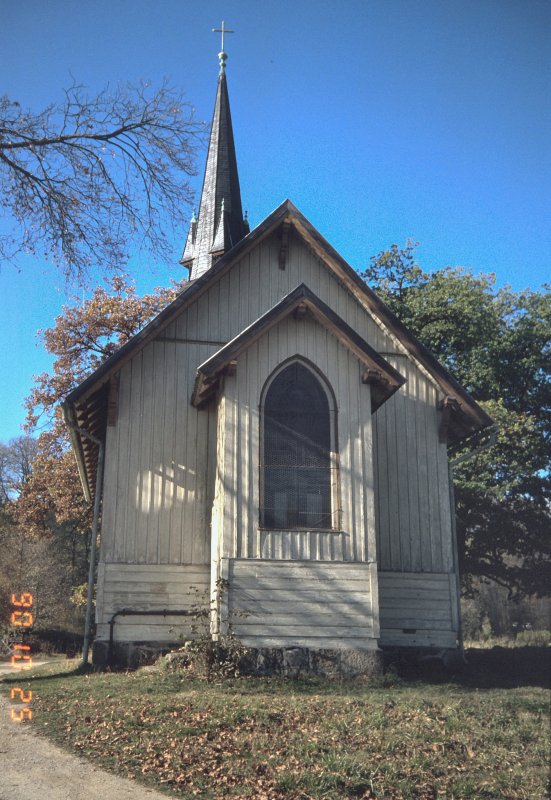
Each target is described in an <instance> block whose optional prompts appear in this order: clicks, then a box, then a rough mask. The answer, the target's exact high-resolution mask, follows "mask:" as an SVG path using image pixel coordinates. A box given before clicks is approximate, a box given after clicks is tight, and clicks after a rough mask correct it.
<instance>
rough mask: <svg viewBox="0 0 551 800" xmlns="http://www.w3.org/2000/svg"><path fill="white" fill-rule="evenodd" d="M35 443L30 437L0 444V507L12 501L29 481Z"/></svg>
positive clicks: (35, 448)
mask: <svg viewBox="0 0 551 800" xmlns="http://www.w3.org/2000/svg"><path fill="white" fill-rule="evenodd" d="M36 452H37V442H36V439H33V437H32V436H18V437H17V438H15V439H11V440H10V442H9V443H8V444H3V443H0V505H2V504H3V503H5V502H6V501H7V500H10V499H13V498H14V497H15V496H16V495H17V494H18V493H19V491H20V490H21V487H22V486H23V484H24V483H26V481H27V480H28V479H29V477H30V474H31V469H32V462H33V459H34V457H35V455H36Z"/></svg>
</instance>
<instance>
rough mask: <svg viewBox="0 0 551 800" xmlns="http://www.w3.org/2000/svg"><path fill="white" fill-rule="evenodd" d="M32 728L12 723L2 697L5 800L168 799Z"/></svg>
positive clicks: (0, 765)
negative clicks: (61, 747)
mask: <svg viewBox="0 0 551 800" xmlns="http://www.w3.org/2000/svg"><path fill="white" fill-rule="evenodd" d="M1 688H2V687H1V684H0V690H1ZM3 694H5V693H3ZM32 724H33V723H32V722H30V723H23V724H20V723H18V722H12V721H11V719H10V714H9V703H8V701H7V700H6V699H5V698H4V697H1V698H0V800H110V799H111V798H116V800H167V795H166V794H160V793H159V792H155V791H153V790H151V789H145V788H143V787H141V786H139V784H136V783H134V782H133V781H129V780H126V779H125V778H118V777H116V776H115V775H110V774H109V773H107V772H103V771H102V770H100V769H97V768H96V767H94V766H92V764H91V763H90V762H88V761H85V760H84V759H82V758H79V757H78V756H74V755H72V754H71V753H66V752H65V751H64V750H60V749H59V748H58V747H56V746H55V745H53V744H51V743H50V742H48V741H47V740H46V739H43V738H42V737H41V736H37V734H36V733H35V732H34V731H33V728H32Z"/></svg>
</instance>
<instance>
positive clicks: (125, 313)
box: [14, 276, 178, 536]
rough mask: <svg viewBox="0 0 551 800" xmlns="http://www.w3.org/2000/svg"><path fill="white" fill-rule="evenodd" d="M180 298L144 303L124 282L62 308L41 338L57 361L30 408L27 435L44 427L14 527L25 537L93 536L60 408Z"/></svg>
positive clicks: (40, 380) (154, 297)
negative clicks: (64, 532)
mask: <svg viewBox="0 0 551 800" xmlns="http://www.w3.org/2000/svg"><path fill="white" fill-rule="evenodd" d="M177 293H178V287H177V286H176V285H174V286H173V287H171V288H168V289H164V288H157V289H155V290H154V292H153V293H152V294H148V295H144V296H143V297H140V296H138V295H137V293H136V288H135V286H134V285H133V284H132V282H131V281H130V280H129V279H128V278H127V277H125V276H117V277H115V278H113V279H112V280H111V282H110V284H109V285H108V287H107V288H105V287H99V288H97V289H96V290H95V291H94V293H93V295H92V297H91V298H90V299H89V300H86V301H84V302H83V303H80V304H75V305H73V306H67V307H65V308H64V309H63V313H62V314H61V315H60V316H59V317H58V318H57V319H56V321H55V324H54V325H53V327H51V328H48V329H47V330H45V331H41V332H40V336H41V338H42V340H43V342H44V346H45V348H46V350H47V351H48V353H50V354H51V355H53V356H54V359H55V360H54V363H53V368H52V371H51V372H50V373H46V372H44V373H42V374H41V375H39V376H37V378H36V385H35V387H34V389H33V390H32V392H31V394H30V396H29V397H28V399H27V401H26V406H27V425H28V428H29V430H34V429H36V428H37V427H38V426H39V425H41V426H43V427H45V430H43V432H42V433H41V434H40V436H39V437H38V441H37V453H36V457H35V459H34V462H33V469H32V473H31V475H30V476H29V478H28V480H27V481H26V483H25V485H24V486H23V489H22V491H21V494H20V496H19V498H18V500H17V502H16V503H15V504H14V514H15V518H16V521H17V522H18V523H19V525H21V526H23V527H24V528H25V530H26V531H27V532H28V533H31V534H34V535H36V536H42V535H44V534H46V533H48V532H49V531H51V530H52V528H53V527H54V526H55V525H59V524H70V525H72V526H76V527H77V528H78V529H79V530H81V531H85V530H87V529H88V528H89V524H90V513H91V512H90V508H89V506H88V504H87V503H86V502H85V500H84V497H83V494H82V491H81V490H80V481H79V477H78V472H77V468H76V462H75V457H74V454H73V453H72V451H71V450H70V448H69V436H68V430H67V427H66V425H65V423H64V421H63V419H62V415H61V408H60V405H59V404H60V402H61V401H62V400H63V399H64V398H65V397H66V396H67V394H68V393H69V392H70V391H71V390H72V389H73V388H74V387H75V386H77V385H78V384H79V383H80V382H81V381H82V380H84V378H85V377H86V376H87V375H89V374H90V373H91V372H93V371H94V370H95V369H97V367H98V366H99V365H100V364H101V363H103V362H104V361H105V360H106V359H107V358H108V357H109V356H110V355H111V354H112V353H114V352H115V350H117V349H118V348H119V347H121V345H123V344H124V343H125V342H126V341H128V339H130V338H131V336H133V335H134V334H135V333H136V332H137V331H138V330H140V329H141V328H143V327H144V325H146V323H147V322H149V320H150V319H152V318H153V317H154V316H156V315H157V314H158V313H159V311H160V310H161V309H162V308H164V307H165V306H166V305H167V304H168V303H169V302H170V301H171V300H172V299H173V298H174V297H175V296H176V294H177Z"/></svg>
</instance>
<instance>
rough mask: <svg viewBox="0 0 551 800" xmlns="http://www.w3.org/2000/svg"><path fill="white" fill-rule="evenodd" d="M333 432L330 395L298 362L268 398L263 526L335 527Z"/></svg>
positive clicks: (281, 374) (275, 384) (277, 381)
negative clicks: (332, 477) (332, 507)
mask: <svg viewBox="0 0 551 800" xmlns="http://www.w3.org/2000/svg"><path fill="white" fill-rule="evenodd" d="M331 433H332V431H331V410H330V405H329V397H328V393H327V391H326V390H325V388H324V387H323V386H322V384H321V382H320V380H319V379H318V378H317V377H316V375H315V374H314V372H313V371H312V370H310V369H308V367H306V366H305V365H304V364H302V363H301V362H300V361H293V362H292V363H291V364H289V366H287V367H285V368H284V369H282V370H281V371H280V372H279V373H277V375H276V376H275V377H274V378H273V380H272V381H271V383H270V384H269V386H268V389H267V391H266V394H265V398H264V404H263V447H262V449H263V457H262V464H261V480H262V487H263V503H262V509H261V515H260V522H261V525H262V526H263V527H266V528H283V529H285V528H286V529H293V528H295V529H296V528H302V529H309V528H331V527H332V522H331V519H332V517H331V494H332V487H331V483H332V481H331V474H332V456H331Z"/></svg>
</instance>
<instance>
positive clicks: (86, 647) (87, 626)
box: [64, 406, 105, 667]
mask: <svg viewBox="0 0 551 800" xmlns="http://www.w3.org/2000/svg"><path fill="white" fill-rule="evenodd" d="M64 411H65V412H66V413H65V422H66V423H67V425H68V426H69V427H70V428H72V430H74V431H75V432H76V433H79V434H80V435H81V436H84V437H85V438H86V439H90V441H91V442H94V444H96V445H97V447H98V466H97V470H96V493H95V496H94V513H93V517H92V534H91V542H90V561H89V566H88V590H87V594H86V616H85V622H84V642H83V646H82V662H81V666H82V667H85V666H86V665H87V664H88V654H89V652H90V633H91V630H92V612H93V600H94V573H95V571H96V551H97V540H98V528H99V513H100V508H101V490H102V486H103V465H104V455H105V447H104V444H103V442H102V441H101V440H100V439H98V438H97V437H96V436H92V434H91V433H89V432H88V431H86V430H84V429H83V428H79V426H78V425H76V424H75V423H74V422H72V421H71V420H70V419H69V414H70V410H69V407H68V406H64Z"/></svg>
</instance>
